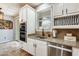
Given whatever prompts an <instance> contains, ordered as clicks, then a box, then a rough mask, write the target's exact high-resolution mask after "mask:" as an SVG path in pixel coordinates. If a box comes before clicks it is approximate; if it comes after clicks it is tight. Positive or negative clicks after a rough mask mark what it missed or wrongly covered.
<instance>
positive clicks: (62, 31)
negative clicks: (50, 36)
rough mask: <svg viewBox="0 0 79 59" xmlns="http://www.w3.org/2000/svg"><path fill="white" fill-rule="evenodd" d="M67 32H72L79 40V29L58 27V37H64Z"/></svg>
mask: <svg viewBox="0 0 79 59" xmlns="http://www.w3.org/2000/svg"><path fill="white" fill-rule="evenodd" d="M67 33H72V36H76V37H77V41H79V29H57V38H60V39H64V35H66V34H67Z"/></svg>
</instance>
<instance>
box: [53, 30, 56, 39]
mask: <svg viewBox="0 0 79 59" xmlns="http://www.w3.org/2000/svg"><path fill="white" fill-rule="evenodd" d="M53 37H54V38H56V37H57V30H53Z"/></svg>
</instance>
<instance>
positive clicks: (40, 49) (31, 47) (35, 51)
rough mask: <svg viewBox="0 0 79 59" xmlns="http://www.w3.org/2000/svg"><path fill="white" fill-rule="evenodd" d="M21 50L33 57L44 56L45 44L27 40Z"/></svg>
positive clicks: (45, 53) (45, 51)
mask: <svg viewBox="0 0 79 59" xmlns="http://www.w3.org/2000/svg"><path fill="white" fill-rule="evenodd" d="M23 49H24V50H25V51H27V52H28V53H30V54H32V55H34V56H46V55H47V42H44V41H40V40H35V39H30V38H28V39H27V43H26V44H23Z"/></svg>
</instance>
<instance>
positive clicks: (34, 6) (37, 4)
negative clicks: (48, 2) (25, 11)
mask: <svg viewBox="0 0 79 59" xmlns="http://www.w3.org/2000/svg"><path fill="white" fill-rule="evenodd" d="M27 4H28V5H30V6H31V7H33V8H36V7H38V6H39V5H41V4H43V3H27Z"/></svg>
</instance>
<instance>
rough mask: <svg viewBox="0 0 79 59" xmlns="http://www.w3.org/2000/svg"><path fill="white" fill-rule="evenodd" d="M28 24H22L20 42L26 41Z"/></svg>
mask: <svg viewBox="0 0 79 59" xmlns="http://www.w3.org/2000/svg"><path fill="white" fill-rule="evenodd" d="M26 33H27V30H26V23H21V24H20V40H21V41H26Z"/></svg>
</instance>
